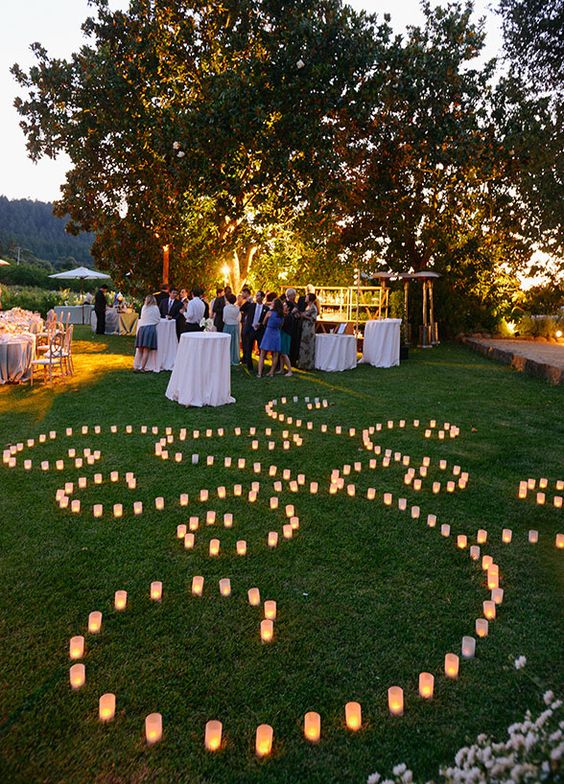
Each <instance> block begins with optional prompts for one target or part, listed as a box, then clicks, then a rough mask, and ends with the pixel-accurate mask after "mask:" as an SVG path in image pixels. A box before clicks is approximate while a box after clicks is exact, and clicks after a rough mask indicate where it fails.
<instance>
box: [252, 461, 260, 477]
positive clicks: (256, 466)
mask: <svg viewBox="0 0 564 784" xmlns="http://www.w3.org/2000/svg"><path fill="white" fill-rule="evenodd" d="M253 471H254V472H255V474H260V471H261V464H260V463H253Z"/></svg>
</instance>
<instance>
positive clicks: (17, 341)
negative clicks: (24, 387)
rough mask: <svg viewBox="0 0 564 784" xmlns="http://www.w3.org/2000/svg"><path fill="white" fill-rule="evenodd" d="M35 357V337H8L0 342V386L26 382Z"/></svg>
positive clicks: (29, 335)
mask: <svg viewBox="0 0 564 784" xmlns="http://www.w3.org/2000/svg"><path fill="white" fill-rule="evenodd" d="M34 356H35V335H31V334H28V335H10V337H9V338H4V339H2V340H0V384H8V383H9V382H11V383H18V382H19V381H28V380H29V378H30V376H31V362H32V360H33V359H34Z"/></svg>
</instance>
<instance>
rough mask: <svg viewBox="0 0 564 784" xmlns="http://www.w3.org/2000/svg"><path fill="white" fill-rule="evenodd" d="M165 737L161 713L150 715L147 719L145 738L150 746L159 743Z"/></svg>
mask: <svg viewBox="0 0 564 784" xmlns="http://www.w3.org/2000/svg"><path fill="white" fill-rule="evenodd" d="M162 736H163V717H162V716H161V714H160V713H149V715H148V716H147V717H146V718H145V738H146V739H147V743H148V744H149V746H152V745H153V744H154V743H158V742H159V741H160V740H161V738H162Z"/></svg>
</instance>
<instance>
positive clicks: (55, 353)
mask: <svg viewBox="0 0 564 784" xmlns="http://www.w3.org/2000/svg"><path fill="white" fill-rule="evenodd" d="M64 346H65V336H64V334H63V333H62V332H59V331H56V332H54V333H53V335H52V337H51V338H50V340H49V345H48V347H47V351H46V352H45V353H44V355H43V356H42V357H40V358H38V359H34V360H33V361H32V363H31V385H32V386H33V376H34V371H35V368H36V367H42V368H43V380H44V381H45V380H46V379H47V371H49V383H52V382H53V368H56V367H57V366H58V367H59V370H60V371H61V375H62V374H63V373H64V368H63V359H64V358H63V352H64Z"/></svg>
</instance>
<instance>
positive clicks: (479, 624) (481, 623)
mask: <svg viewBox="0 0 564 784" xmlns="http://www.w3.org/2000/svg"><path fill="white" fill-rule="evenodd" d="M488 627H489V624H488V622H487V620H486V619H485V618H476V636H477V637H487V636H488Z"/></svg>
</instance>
